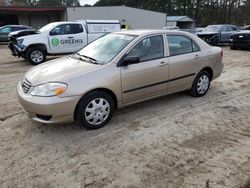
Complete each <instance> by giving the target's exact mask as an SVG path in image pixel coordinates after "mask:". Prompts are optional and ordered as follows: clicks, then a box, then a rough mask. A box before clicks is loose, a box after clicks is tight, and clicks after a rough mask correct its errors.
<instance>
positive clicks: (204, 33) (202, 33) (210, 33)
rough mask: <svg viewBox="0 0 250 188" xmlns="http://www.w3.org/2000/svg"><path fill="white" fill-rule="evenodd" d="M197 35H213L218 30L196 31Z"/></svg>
mask: <svg viewBox="0 0 250 188" xmlns="http://www.w3.org/2000/svg"><path fill="white" fill-rule="evenodd" d="M196 34H197V35H214V34H218V32H198V33H196Z"/></svg>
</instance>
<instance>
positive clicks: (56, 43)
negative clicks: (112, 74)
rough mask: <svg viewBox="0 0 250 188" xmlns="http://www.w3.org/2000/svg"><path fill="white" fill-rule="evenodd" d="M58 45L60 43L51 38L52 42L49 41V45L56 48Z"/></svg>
mask: <svg viewBox="0 0 250 188" xmlns="http://www.w3.org/2000/svg"><path fill="white" fill-rule="evenodd" d="M59 43H60V41H59V40H58V39H57V38H53V39H52V41H51V44H52V45H53V46H58V45H59Z"/></svg>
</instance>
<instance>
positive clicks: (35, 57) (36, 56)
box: [31, 50, 43, 63]
mask: <svg viewBox="0 0 250 188" xmlns="http://www.w3.org/2000/svg"><path fill="white" fill-rule="evenodd" d="M31 60H32V61H34V62H36V63H40V62H42V60H43V53H42V52H40V51H38V50H36V51H33V52H32V53H31Z"/></svg>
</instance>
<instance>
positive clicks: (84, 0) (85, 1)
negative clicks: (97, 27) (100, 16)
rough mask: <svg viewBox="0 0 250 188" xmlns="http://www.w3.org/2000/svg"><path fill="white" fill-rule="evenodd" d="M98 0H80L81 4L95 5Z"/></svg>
mask: <svg viewBox="0 0 250 188" xmlns="http://www.w3.org/2000/svg"><path fill="white" fill-rule="evenodd" d="M97 1H98V0H80V3H81V5H85V4H89V5H93V4H95V3H96V2H97Z"/></svg>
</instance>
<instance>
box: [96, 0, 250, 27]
mask: <svg viewBox="0 0 250 188" xmlns="http://www.w3.org/2000/svg"><path fill="white" fill-rule="evenodd" d="M110 5H126V6H131V7H135V8H142V9H149V10H153V11H159V12H164V13H166V14H167V15H171V16H174V15H175V16H176V15H187V16H189V17H191V18H193V19H194V20H196V24H197V25H199V26H206V25H208V24H219V23H221V24H223V23H224V24H225V23H230V24H236V25H244V24H250V0H99V1H98V2H97V3H96V4H95V6H110Z"/></svg>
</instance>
